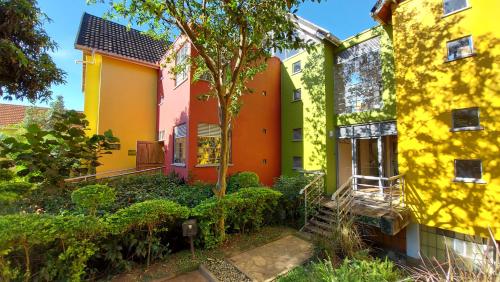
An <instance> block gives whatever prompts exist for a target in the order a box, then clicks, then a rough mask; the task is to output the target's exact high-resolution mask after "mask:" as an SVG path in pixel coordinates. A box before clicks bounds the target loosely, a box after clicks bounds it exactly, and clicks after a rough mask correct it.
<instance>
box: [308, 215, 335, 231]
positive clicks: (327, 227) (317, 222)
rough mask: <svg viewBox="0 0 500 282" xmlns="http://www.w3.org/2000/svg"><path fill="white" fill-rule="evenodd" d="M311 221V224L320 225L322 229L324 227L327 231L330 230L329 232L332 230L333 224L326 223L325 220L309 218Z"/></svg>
mask: <svg viewBox="0 0 500 282" xmlns="http://www.w3.org/2000/svg"><path fill="white" fill-rule="evenodd" d="M309 223H310V224H311V225H314V226H316V227H319V228H321V229H323V230H325V231H329V232H330V231H332V226H331V225H330V224H329V223H325V222H323V221H319V220H317V219H315V218H313V219H311V220H309Z"/></svg>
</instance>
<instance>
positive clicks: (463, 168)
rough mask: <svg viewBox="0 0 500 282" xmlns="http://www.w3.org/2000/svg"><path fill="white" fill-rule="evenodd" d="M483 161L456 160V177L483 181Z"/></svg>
mask: <svg viewBox="0 0 500 282" xmlns="http://www.w3.org/2000/svg"><path fill="white" fill-rule="evenodd" d="M482 166H483V165H482V162H481V160H455V177H456V178H459V179H481V178H482V177H483V173H482V170H483V169H482Z"/></svg>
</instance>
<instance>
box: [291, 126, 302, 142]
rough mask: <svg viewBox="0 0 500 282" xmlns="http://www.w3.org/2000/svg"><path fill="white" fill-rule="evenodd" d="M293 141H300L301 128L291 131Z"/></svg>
mask: <svg viewBox="0 0 500 282" xmlns="http://www.w3.org/2000/svg"><path fill="white" fill-rule="evenodd" d="M293 141H302V128H294V129H293Z"/></svg>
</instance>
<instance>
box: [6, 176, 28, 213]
mask: <svg viewBox="0 0 500 282" xmlns="http://www.w3.org/2000/svg"><path fill="white" fill-rule="evenodd" d="M32 186H33V185H32V184H30V183H26V182H0V213H8V212H12V211H13V209H15V207H14V206H13V204H14V203H16V202H17V201H19V200H21V199H22V197H23V196H24V195H25V194H27V193H28V192H29V191H30V190H31V187H32Z"/></svg>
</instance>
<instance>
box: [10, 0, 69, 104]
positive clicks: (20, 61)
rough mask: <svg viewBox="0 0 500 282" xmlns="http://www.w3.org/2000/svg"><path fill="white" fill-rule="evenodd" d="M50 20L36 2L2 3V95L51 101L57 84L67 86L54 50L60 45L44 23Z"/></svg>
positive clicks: (33, 100)
mask: <svg viewBox="0 0 500 282" xmlns="http://www.w3.org/2000/svg"><path fill="white" fill-rule="evenodd" d="M48 21H50V19H49V18H48V17H47V16H46V15H45V14H44V13H42V11H41V10H40V9H39V8H38V7H37V2H36V0H0V96H2V97H4V98H5V99H8V100H12V99H13V98H15V99H20V100H23V99H28V100H29V101H31V102H35V101H37V100H38V101H47V100H49V99H50V97H51V95H52V91H50V87H51V85H53V84H62V83H64V82H65V81H64V78H65V73H64V72H63V71H62V70H61V69H58V68H57V67H56V65H55V63H54V62H53V61H52V58H51V57H50V56H49V54H48V53H49V52H50V51H54V50H56V49H57V45H56V43H55V42H54V41H52V40H51V39H50V37H49V36H48V35H47V33H46V32H45V30H44V29H43V24H44V23H45V22H48Z"/></svg>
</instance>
